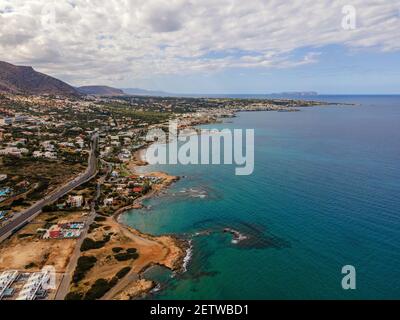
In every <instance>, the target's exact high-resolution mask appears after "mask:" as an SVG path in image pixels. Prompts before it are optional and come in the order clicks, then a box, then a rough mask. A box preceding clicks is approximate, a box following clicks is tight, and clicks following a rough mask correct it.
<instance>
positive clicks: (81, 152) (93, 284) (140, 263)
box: [0, 94, 321, 300]
mask: <svg viewBox="0 0 400 320" xmlns="http://www.w3.org/2000/svg"><path fill="white" fill-rule="evenodd" d="M320 104H321V103H319V102H312V101H308V102H306V101H297V100H279V99H276V100H257V99H254V100H253V99H227V98H219V99H218V98H173V97H166V98H162V97H145V96H129V95H126V96H95V95H93V96H91V95H86V96H81V97H62V96H56V95H35V96H29V95H20V94H19V95H16V94H1V95H0V241H1V243H0V299H5V300H35V299H70V300H82V299H86V300H96V299H117V300H126V299H136V298H140V297H143V296H145V295H146V294H147V293H148V292H149V291H151V290H152V289H153V288H154V287H155V286H156V285H157V284H156V283H154V282H153V281H150V280H147V279H145V278H144V277H143V276H142V274H143V272H144V271H145V270H146V269H147V268H148V267H150V266H152V265H160V266H164V267H166V268H168V269H170V270H172V271H174V272H180V271H182V269H183V268H182V266H183V262H184V260H185V256H186V251H187V249H188V243H187V242H186V241H185V240H183V239H178V238H177V237H175V236H169V235H166V236H152V235H147V234H143V233H141V232H140V231H139V230H134V229H132V228H130V227H128V226H126V225H123V224H122V223H120V221H119V219H118V218H119V216H120V215H121V214H123V213H124V212H126V211H128V210H132V209H138V208H141V206H142V201H143V199H145V198H146V197H151V196H154V195H156V194H157V193H159V192H161V191H162V190H164V189H165V188H167V187H168V186H170V185H171V184H172V183H174V182H176V181H178V180H179V179H180V177H175V176H170V175H168V174H166V173H163V172H151V173H148V172H147V173H141V171H140V170H138V169H139V168H140V167H141V166H144V165H146V162H145V159H143V157H142V152H143V150H145V149H146V148H147V147H148V146H149V145H151V144H152V143H154V142H155V141H152V140H151V139H148V138H147V137H146V133H147V132H148V130H150V129H161V130H164V131H165V130H167V128H168V121H169V120H172V119H177V120H179V129H180V130H183V129H185V128H193V127H195V126H196V125H201V124H207V123H215V122H218V121H221V119H224V118H231V117H234V116H235V115H236V113H237V112H241V111H276V112H296V111H299V110H300V109H301V108H303V107H312V106H317V105H320ZM48 266H52V267H53V268H54V270H55V274H56V276H55V279H51V276H50V273H49V271H48V270H46V267H48ZM50 282H54V283H53V285H52V286H50V285H49V283H50Z"/></svg>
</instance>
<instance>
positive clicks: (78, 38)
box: [0, 0, 400, 84]
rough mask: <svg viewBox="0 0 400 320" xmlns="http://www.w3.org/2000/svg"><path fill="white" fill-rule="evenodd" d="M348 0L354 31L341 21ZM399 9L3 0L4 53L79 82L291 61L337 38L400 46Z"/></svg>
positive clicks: (381, 5)
mask: <svg viewBox="0 0 400 320" xmlns="http://www.w3.org/2000/svg"><path fill="white" fill-rule="evenodd" d="M347 4H351V5H353V6H354V7H355V8H356V10H357V18H358V20H357V29H355V30H343V29H342V27H341V21H342V18H343V15H342V7H343V6H344V5H347ZM399 10H400V4H396V3H395V1H377V0H353V1H352V2H351V3H348V1H346V0H343V1H342V0H336V1H331V0H320V1H315V0H304V1H294V0H293V1H278V0H272V1H266V0H264V1H261V0H260V1H256V0H252V1H242V0H202V1H195V0H193V1H189V0H186V1H184V0H170V1H161V0H141V1H139V0H133V1H132V0H104V1H103V0H54V1H53V0H0V57H1V60H6V61H9V62H12V63H18V64H26V65H28V64H29V65H33V66H34V67H36V68H37V69H39V70H40V71H43V72H48V73H50V74H53V75H57V76H61V77H62V78H63V79H68V80H69V81H70V82H72V83H74V84H86V83H105V84H112V83H113V81H120V82H123V81H128V80H134V79H139V78H144V77H147V78H148V77H152V76H157V75H162V74H169V75H170V74H192V73H205V72H207V73H209V72H214V71H219V70H223V69H226V68H256V67H258V68H265V69H269V68H290V67H295V66H299V65H304V64H311V63H315V62H316V61H317V60H318V56H319V54H320V49H319V48H321V47H323V46H326V45H332V44H338V45H345V46H347V47H348V48H349V49H364V48H373V49H374V50H380V51H396V50H400V42H399V39H400V17H399ZM301 48H303V50H302V51H301V52H303V54H302V55H299V54H297V55H294V52H295V50H296V49H301ZM304 48H306V49H304ZM123 79H125V80H123Z"/></svg>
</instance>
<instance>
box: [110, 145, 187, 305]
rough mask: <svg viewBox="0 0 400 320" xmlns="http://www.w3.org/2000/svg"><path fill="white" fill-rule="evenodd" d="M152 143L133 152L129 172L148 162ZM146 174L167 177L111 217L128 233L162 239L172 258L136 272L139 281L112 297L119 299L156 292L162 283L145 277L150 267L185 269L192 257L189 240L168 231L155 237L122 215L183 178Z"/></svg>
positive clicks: (161, 175) (145, 237) (159, 240)
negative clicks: (123, 218)
mask: <svg viewBox="0 0 400 320" xmlns="http://www.w3.org/2000/svg"><path fill="white" fill-rule="evenodd" d="M149 146H150V144H147V145H145V146H143V147H142V148H140V149H139V150H137V151H136V152H135V153H134V155H133V157H132V160H131V161H130V162H129V164H128V169H129V171H130V172H132V174H137V171H136V169H137V168H138V167H144V166H147V165H148V163H147V161H146V159H145V152H146V150H147V149H148V148H149ZM147 175H149V176H156V177H161V178H163V179H164V180H163V182H162V184H161V185H160V186H159V187H157V188H155V189H152V190H151V191H150V192H148V193H147V194H144V195H143V196H141V197H139V198H138V199H136V200H135V202H134V203H133V204H132V205H129V206H126V207H123V208H120V209H118V210H117V211H116V212H115V213H114V214H113V215H112V219H113V220H114V221H115V222H116V223H117V224H119V226H120V227H121V229H123V230H125V231H126V232H128V233H130V234H131V235H133V236H135V237H140V238H142V239H145V240H149V241H158V242H162V243H163V245H164V246H165V247H166V248H167V249H168V253H167V255H168V256H169V259H167V260H166V261H164V263H156V262H151V263H147V264H146V265H144V266H143V267H142V268H141V269H140V270H138V271H136V275H137V277H138V280H136V281H135V282H134V283H131V284H127V285H126V287H125V288H123V289H122V290H119V292H116V293H115V294H113V296H114V297H115V298H117V299H118V298H120V299H126V298H129V299H137V298H140V297H145V296H147V295H148V294H149V293H150V292H151V291H153V289H154V288H156V287H157V286H159V284H158V283H156V282H154V281H151V280H146V279H144V278H142V276H143V274H144V273H145V272H146V271H147V270H149V269H150V268H152V267H154V266H161V267H165V268H167V269H169V270H171V271H173V272H176V273H182V272H186V270H187V264H188V262H189V260H190V257H191V252H192V246H191V244H190V241H189V240H185V239H182V238H179V237H177V236H176V235H168V234H167V235H162V236H154V235H151V234H146V233H143V232H141V231H139V230H137V229H134V228H132V227H130V226H128V225H126V224H125V223H123V222H122V221H121V219H120V217H121V216H122V215H123V214H125V213H127V212H128V211H130V210H134V209H141V208H142V207H143V206H142V202H143V200H145V199H149V198H152V197H154V196H157V195H158V194H159V193H161V192H163V191H164V190H165V189H167V188H168V187H170V186H171V185H172V184H173V183H175V182H177V181H179V180H180V177H177V176H170V175H168V174H167V173H164V172H149V173H147Z"/></svg>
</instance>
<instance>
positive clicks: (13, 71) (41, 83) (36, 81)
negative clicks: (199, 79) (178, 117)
mask: <svg viewBox="0 0 400 320" xmlns="http://www.w3.org/2000/svg"><path fill="white" fill-rule="evenodd" d="M4 92H8V93H15V94H28V95H43V94H52V95H59V96H81V95H94V96H122V95H133V96H153V97H236V96H237V97H238V98H242V97H245V96H260V97H261V96H264V97H274V98H295V97H305V96H317V95H318V93H317V92H314V91H307V92H282V93H271V94H265V95H225V94H222V95H215V94H214V95H206V94H192V95H190V94H174V93H169V92H165V91H155V90H145V89H139V88H125V89H118V88H113V87H108V86H101V85H92V86H83V87H77V88H75V87H73V86H71V85H69V84H67V83H65V82H63V81H61V80H58V79H56V78H53V77H51V76H48V75H46V74H43V73H40V72H37V71H35V70H34V69H33V68H32V67H25V66H15V65H12V64H10V63H7V62H2V61H0V93H4Z"/></svg>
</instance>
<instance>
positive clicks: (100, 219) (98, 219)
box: [94, 217, 107, 222]
mask: <svg viewBox="0 0 400 320" xmlns="http://www.w3.org/2000/svg"><path fill="white" fill-rule="evenodd" d="M106 220H107V218H105V217H96V218H94V221H96V222H104V221H106Z"/></svg>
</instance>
